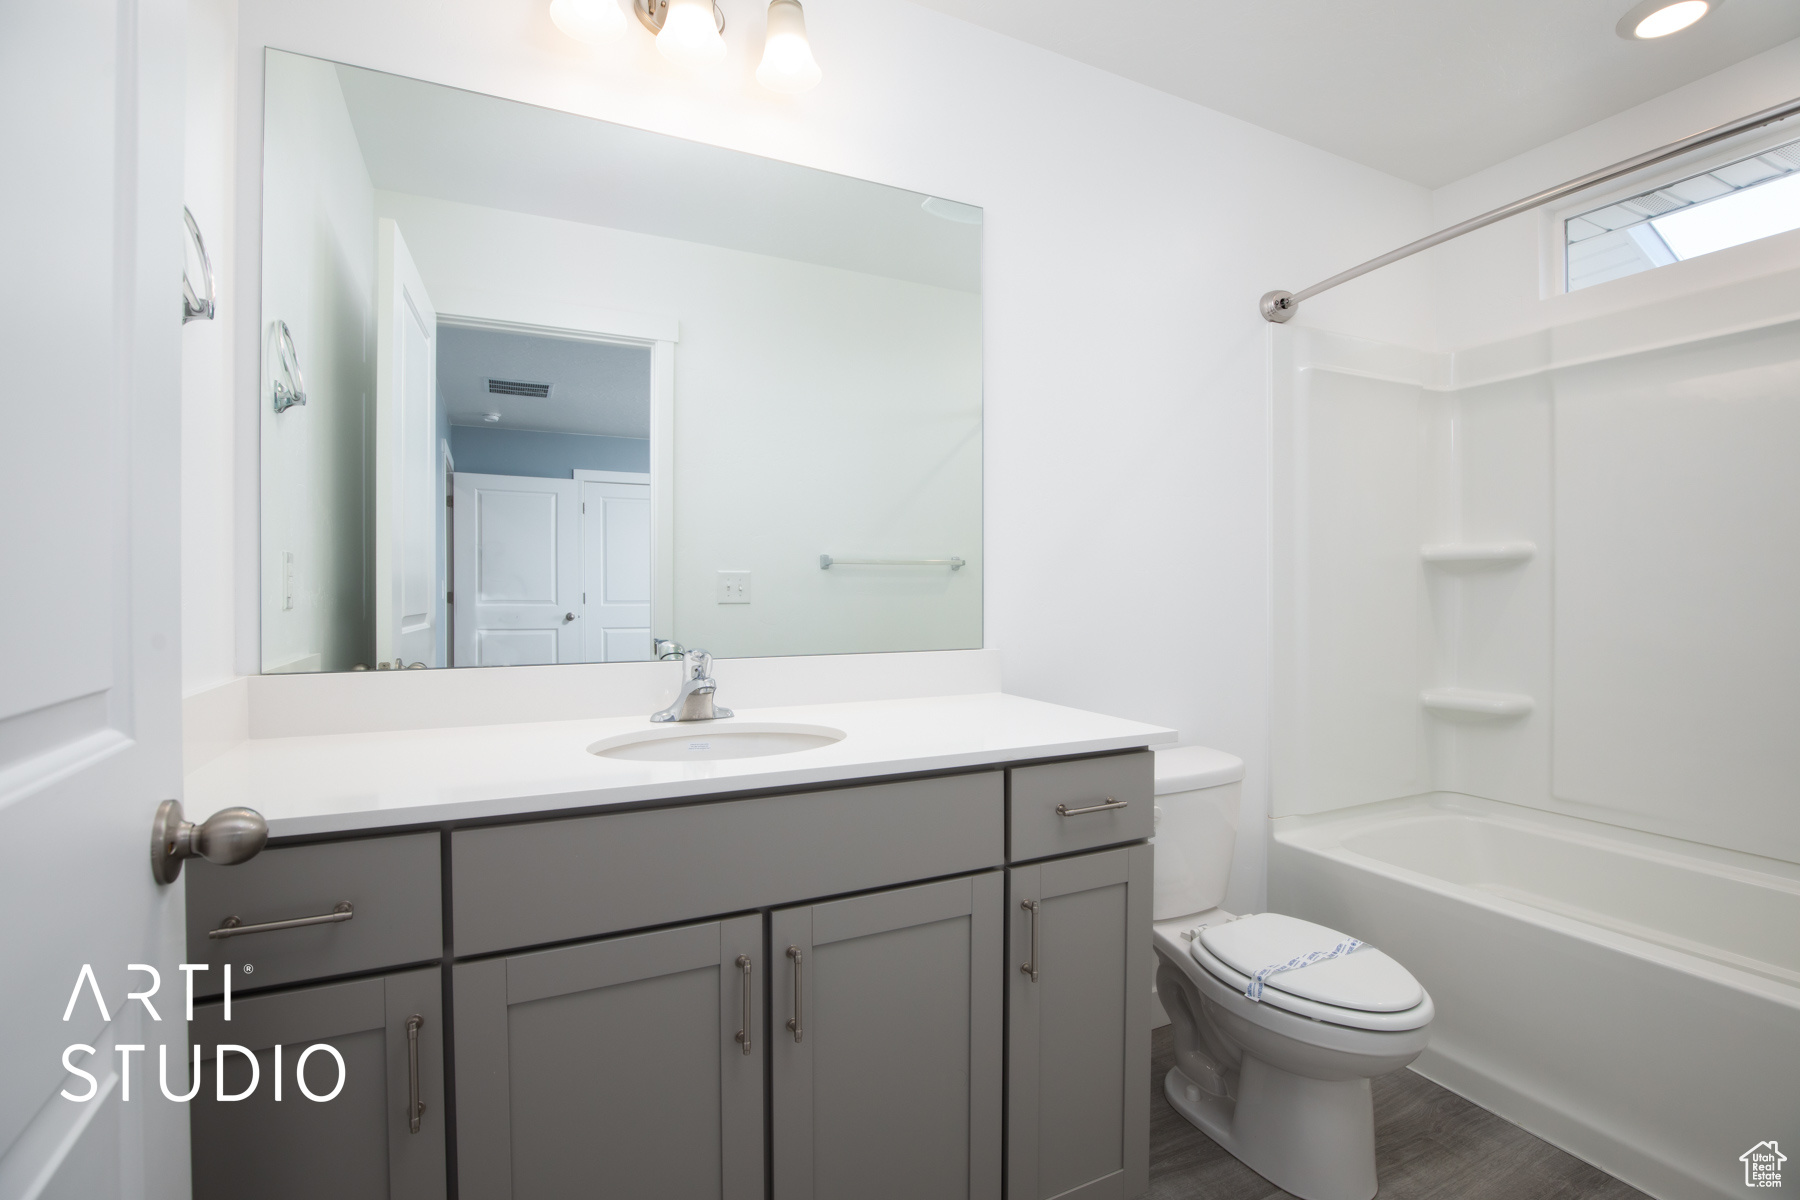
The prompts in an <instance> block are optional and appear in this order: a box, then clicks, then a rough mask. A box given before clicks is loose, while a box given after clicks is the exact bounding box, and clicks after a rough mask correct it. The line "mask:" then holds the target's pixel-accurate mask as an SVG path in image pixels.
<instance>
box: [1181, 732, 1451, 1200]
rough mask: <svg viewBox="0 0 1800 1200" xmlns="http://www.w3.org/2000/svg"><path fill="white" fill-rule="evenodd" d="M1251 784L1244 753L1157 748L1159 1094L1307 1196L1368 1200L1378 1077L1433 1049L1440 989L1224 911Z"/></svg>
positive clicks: (1291, 928)
mask: <svg viewBox="0 0 1800 1200" xmlns="http://www.w3.org/2000/svg"><path fill="white" fill-rule="evenodd" d="M1243 777H1244V764H1243V762H1242V760H1240V759H1238V758H1235V757H1233V756H1232V755H1229V754H1225V753H1222V752H1221V751H1218V750H1209V749H1207V748H1205V747H1204V746H1181V747H1177V748H1175V749H1172V750H1161V751H1158V752H1157V755H1156V840H1155V848H1156V891H1155V905H1154V909H1155V911H1154V917H1155V922H1156V925H1155V930H1156V933H1155V944H1156V957H1157V970H1156V990H1157V995H1158V998H1159V999H1160V1000H1161V1001H1162V1005H1163V1009H1164V1010H1165V1011H1166V1012H1167V1013H1168V1014H1169V1020H1170V1022H1171V1024H1172V1025H1173V1032H1174V1035H1175V1067H1174V1069H1173V1070H1171V1071H1170V1072H1169V1074H1168V1077H1167V1078H1166V1079H1165V1080H1164V1081H1163V1091H1164V1093H1165V1094H1166V1095H1167V1096H1168V1098H1169V1103H1170V1104H1172V1105H1173V1106H1174V1107H1175V1110H1176V1111H1177V1112H1179V1113H1181V1115H1182V1116H1184V1117H1186V1118H1187V1119H1188V1120H1189V1121H1190V1122H1192V1123H1193V1124H1194V1125H1195V1126H1196V1127H1197V1128H1199V1129H1200V1130H1201V1131H1202V1132H1203V1133H1205V1134H1206V1135H1207V1136H1208V1137H1210V1138H1212V1139H1213V1140H1214V1141H1216V1142H1218V1143H1219V1145H1221V1146H1223V1147H1225V1149H1227V1150H1229V1151H1231V1152H1232V1154H1234V1155H1236V1156H1237V1157H1238V1159H1239V1160H1241V1161H1242V1162H1243V1163H1244V1164H1245V1165H1247V1166H1248V1167H1250V1168H1251V1169H1252V1170H1254V1171H1255V1172H1256V1173H1257V1174H1259V1175H1261V1176H1262V1177H1263V1178H1265V1179H1267V1180H1268V1181H1269V1182H1270V1183H1273V1184H1275V1185H1276V1186H1277V1187H1280V1188H1283V1189H1285V1190H1287V1191H1289V1192H1292V1193H1293V1194H1294V1195H1296V1196H1298V1197H1301V1200H1369V1198H1370V1197H1371V1196H1373V1195H1374V1194H1375V1115H1374V1107H1373V1105H1372V1104H1371V1102H1370V1093H1369V1080H1370V1079H1371V1078H1373V1077H1374V1076H1376V1075H1385V1074H1387V1073H1388V1072H1389V1071H1397V1070H1399V1069H1400V1068H1402V1067H1404V1066H1406V1065H1407V1064H1408V1063H1410V1062H1412V1061H1413V1059H1415V1058H1417V1057H1418V1056H1419V1054H1420V1052H1421V1051H1423V1050H1424V1049H1425V1043H1426V1040H1427V1036H1428V1034H1429V1030H1430V1025H1431V1016H1432V1007H1431V997H1430V996H1428V995H1426V994H1425V989H1424V988H1422V987H1420V986H1419V983H1418V981H1417V980H1416V979H1414V978H1413V977H1412V976H1411V975H1410V974H1408V973H1407V971H1406V968H1404V967H1402V966H1401V965H1400V964H1399V963H1397V962H1395V961H1394V960H1393V959H1391V958H1389V957H1388V956H1387V955H1385V954H1383V953H1382V952H1381V951H1379V950H1377V949H1374V948H1373V947H1369V946H1363V945H1361V944H1360V943H1357V942H1355V941H1353V940H1352V938H1351V937H1347V936H1346V935H1344V934H1341V933H1338V932H1337V931H1336V930H1333V929H1328V928H1326V927H1325V926H1323V925H1315V924H1313V923H1312V922H1309V921H1301V920H1297V919H1295V918H1293V917H1285V916H1282V915H1280V914H1278V913H1257V914H1254V915H1248V916H1243V917H1234V916H1232V915H1231V914H1230V913H1228V912H1226V911H1225V910H1224V909H1222V908H1220V907H1219V903H1220V902H1221V901H1222V900H1224V898H1225V882H1226V878H1227V876H1228V875H1229V873H1230V867H1231V852H1232V846H1233V844H1234V842H1235V841H1236V838H1237V812H1238V793H1239V790H1240V788H1241V781H1242V779H1243ZM1308 957H1314V959H1315V961H1312V962H1311V963H1309V964H1307V965H1295V966H1292V967H1289V966H1288V964H1290V963H1293V962H1294V961H1295V960H1296V959H1298V960H1300V961H1301V962H1305V960H1306V959H1307V958H1308ZM1258 975H1261V976H1262V978H1261V980H1260V981H1259V980H1258V979H1257V978H1256V977H1257V976H1258ZM1259 982H1260V985H1261V986H1260V988H1259V987H1258V983H1259ZM1253 995H1259V996H1260V998H1257V999H1253V998H1252V996H1253Z"/></svg>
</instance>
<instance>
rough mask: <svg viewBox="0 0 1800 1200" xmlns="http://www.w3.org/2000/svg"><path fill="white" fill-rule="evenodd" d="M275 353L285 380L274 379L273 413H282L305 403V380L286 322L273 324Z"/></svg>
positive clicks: (292, 336)
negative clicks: (285, 377)
mask: <svg viewBox="0 0 1800 1200" xmlns="http://www.w3.org/2000/svg"><path fill="white" fill-rule="evenodd" d="M275 353H276V356H277V359H278V363H279V366H280V368H281V371H282V373H283V374H285V375H286V376H287V379H286V380H282V379H279V378H278V379H276V380H275V381H274V384H273V390H274V393H275V411H276V412H278V413H284V412H286V411H287V410H288V409H290V408H292V407H294V406H295V405H296V404H305V403H306V378H305V376H303V375H301V374H300V352H299V351H298V350H296V349H294V335H293V334H291V333H289V332H288V327H287V322H286V321H277V322H275Z"/></svg>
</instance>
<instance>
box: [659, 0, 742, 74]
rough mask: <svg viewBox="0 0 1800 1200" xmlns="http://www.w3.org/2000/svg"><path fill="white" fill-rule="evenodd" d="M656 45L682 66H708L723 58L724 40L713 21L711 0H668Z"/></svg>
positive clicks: (667, 57) (663, 53) (672, 60)
mask: <svg viewBox="0 0 1800 1200" xmlns="http://www.w3.org/2000/svg"><path fill="white" fill-rule="evenodd" d="M656 48H657V49H658V50H660V51H662V56H663V57H664V58H666V59H668V60H669V61H670V62H672V63H676V64H678V65H680V66H683V67H710V66H712V65H713V64H714V63H716V62H718V61H719V60H720V59H721V58H724V57H725V39H724V38H722V37H720V36H719V26H718V24H717V23H716V22H715V21H714V20H713V0H669V14H668V16H666V17H664V18H663V27H662V32H661V33H659V34H657V35H656Z"/></svg>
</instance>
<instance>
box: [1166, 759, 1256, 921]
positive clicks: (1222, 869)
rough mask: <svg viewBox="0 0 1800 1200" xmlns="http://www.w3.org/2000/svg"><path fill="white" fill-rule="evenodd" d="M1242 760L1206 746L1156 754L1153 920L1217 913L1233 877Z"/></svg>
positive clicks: (1242, 778)
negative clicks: (1216, 910)
mask: <svg viewBox="0 0 1800 1200" xmlns="http://www.w3.org/2000/svg"><path fill="white" fill-rule="evenodd" d="M1243 780H1244V760H1243V759H1241V758H1239V757H1237V756H1236V755H1234V754H1227V753H1225V752H1224V751H1223V750H1212V749H1209V748H1207V747H1205V746H1175V747H1173V748H1171V749H1167V750H1158V751H1157V752H1156V835H1155V837H1154V839H1153V840H1152V842H1151V845H1152V846H1153V847H1154V848H1155V853H1156V888H1155V892H1154V903H1153V906H1152V907H1153V909H1154V917H1155V919H1156V920H1158V921H1166V920H1169V919H1170V918H1171V917H1185V916H1188V915H1190V914H1193V913H1200V912H1205V911H1206V910H1207V909H1209V908H1217V907H1218V906H1219V905H1221V904H1223V903H1224V902H1225V884H1226V882H1227V881H1228V880H1229V879H1230V878H1231V851H1232V848H1233V847H1234V846H1235V845H1236V844H1237V827H1238V799H1239V796H1240V795H1241V793H1242V792H1243V786H1244V784H1243Z"/></svg>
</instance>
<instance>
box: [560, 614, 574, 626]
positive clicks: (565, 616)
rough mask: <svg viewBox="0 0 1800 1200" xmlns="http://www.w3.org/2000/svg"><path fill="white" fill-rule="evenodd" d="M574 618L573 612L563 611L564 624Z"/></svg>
mask: <svg viewBox="0 0 1800 1200" xmlns="http://www.w3.org/2000/svg"><path fill="white" fill-rule="evenodd" d="M574 619H575V614H574V613H564V614H563V624H564V625H567V624H568V623H569V622H570V621H573V620H574Z"/></svg>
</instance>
